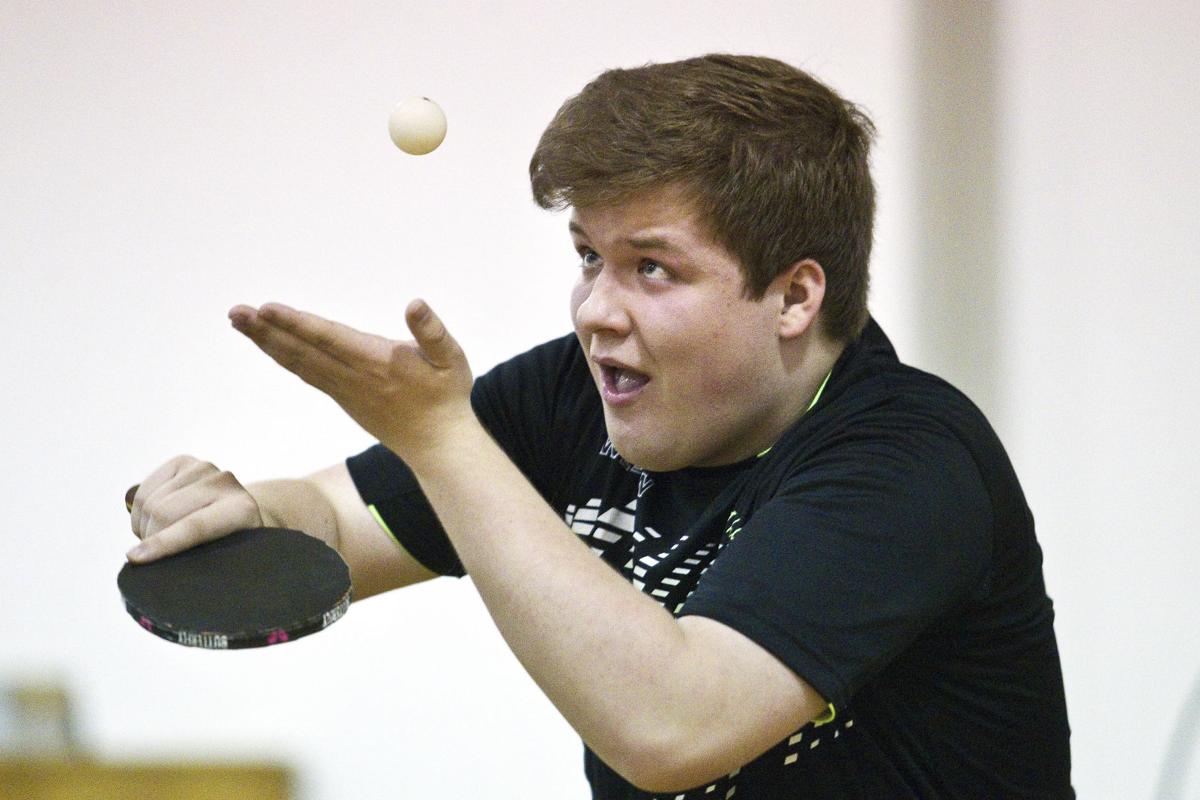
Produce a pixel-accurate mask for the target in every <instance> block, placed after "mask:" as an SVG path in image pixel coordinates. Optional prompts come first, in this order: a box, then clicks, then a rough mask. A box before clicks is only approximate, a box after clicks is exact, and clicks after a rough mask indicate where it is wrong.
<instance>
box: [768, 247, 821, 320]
mask: <svg viewBox="0 0 1200 800" xmlns="http://www.w3.org/2000/svg"><path fill="white" fill-rule="evenodd" d="M775 280H776V281H779V286H778V289H779V291H781V292H782V295H783V309H782V310H781V311H780V314H779V335H780V336H781V337H782V338H784V339H795V338H796V337H798V336H800V335H801V334H803V333H804V332H805V331H807V330H808V329H809V328H811V327H812V326H813V323H815V322H816V320H817V314H818V313H820V311H821V306H822V304H823V303H824V302H825V270H824V269H822V268H821V265H820V264H818V263H817V262H816V261H813V260H812V259H811V258H806V259H804V260H803V261H797V262H796V263H795V264H792V265H791V266H790V267H788V268H787V270H786V271H784V272H782V273H780V275H779V276H778V277H777V278H776V279H775Z"/></svg>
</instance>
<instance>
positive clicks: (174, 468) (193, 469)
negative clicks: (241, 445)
mask: <svg viewBox="0 0 1200 800" xmlns="http://www.w3.org/2000/svg"><path fill="white" fill-rule="evenodd" d="M129 519H130V523H131V526H132V528H133V533H134V535H135V536H137V537H138V538H139V539H141V540H142V541H141V543H140V544H138V545H137V546H136V547H134V548H133V549H132V550H130V551H129V552H128V553H126V557H127V558H128V559H129V560H130V561H132V562H134V563H139V564H141V563H145V562H148V561H154V560H156V559H159V558H162V557H164V556H169V555H173V554H175V553H178V552H181V551H183V550H187V549H188V548H190V547H195V546H196V545H198V544H202V543H203V542H209V541H212V540H213V539H218V538H220V537H222V536H225V535H227V534H230V533H233V532H234V531H239V530H243V529H246V528H261V527H264V526H265V524H266V523H265V520H264V516H263V513H262V510H261V509H260V508H259V505H258V502H257V501H256V500H255V499H254V497H253V496H252V495H251V494H250V492H248V491H246V488H245V487H244V486H242V484H241V483H239V482H238V480H237V478H235V477H234V476H233V473H231V472H223V471H221V470H219V469H217V468H216V467H214V466H213V465H212V464H209V463H207V462H204V461H200V460H198V459H195V458H192V457H191V456H177V457H176V458H173V459H171V460H170V461H168V462H167V463H165V464H163V465H162V466H161V467H159V468H158V469H156V470H155V471H154V472H152V473H150V475H149V476H148V477H147V478H146V479H145V480H144V481H142V483H141V485H140V486H139V487H137V491H136V493H135V494H134V497H133V503H132V507H131V508H130V511H129Z"/></svg>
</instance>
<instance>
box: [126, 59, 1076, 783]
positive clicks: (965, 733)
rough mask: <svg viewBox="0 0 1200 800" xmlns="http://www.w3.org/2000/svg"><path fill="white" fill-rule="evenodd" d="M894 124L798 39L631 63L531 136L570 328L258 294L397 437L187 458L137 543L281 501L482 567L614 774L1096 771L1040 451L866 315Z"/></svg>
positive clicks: (366, 566)
mask: <svg viewBox="0 0 1200 800" xmlns="http://www.w3.org/2000/svg"><path fill="white" fill-rule="evenodd" d="M870 133H871V126H870V122H869V121H868V120H867V119H866V118H865V116H863V115H862V114H861V112H859V111H858V110H857V109H856V108H855V107H854V106H852V105H850V104H848V103H846V102H845V101H843V100H842V99H841V98H839V97H838V96H837V95H836V94H835V93H833V92H832V91H831V90H830V89H828V88H827V87H825V86H823V85H822V84H820V83H818V82H817V81H815V80H814V79H813V78H811V77H810V76H808V75H807V74H805V73H803V72H801V71H799V70H796V69H794V68H792V67H789V66H787V65H785V64H782V63H780V62H777V61H773V60H770V59H763V58H745V57H731V56H709V57H705V58H699V59H692V60H689V61H684V62H678V63H673V64H663V65H656V66H649V67H644V68H641V69H634V70H614V71H610V72H607V73H605V74H604V75H602V76H600V77H599V78H597V79H596V80H595V81H593V82H592V83H591V84H589V85H588V86H587V87H586V88H585V89H584V91H583V92H582V93H581V94H580V95H579V96H577V97H575V98H573V99H572V100H570V101H568V102H567V103H566V104H565V105H564V106H563V108H562V109H561V110H560V111H559V113H558V115H557V116H556V117H555V119H554V121H553V122H552V123H551V125H550V127H549V128H548V129H547V131H546V133H545V134H544V136H543V138H542V141H541V142H540V143H539V145H538V149H537V151H536V153H535V154H534V157H533V161H532V163H531V168H530V173H531V178H532V183H533V190H534V195H535V197H536V199H537V200H538V202H539V203H541V204H542V205H543V206H547V207H550V206H570V207H572V208H573V214H572V217H571V221H570V224H569V228H570V232H571V235H572V237H573V239H574V242H575V246H576V249H577V250H578V252H579V257H580V272H579V280H578V283H577V285H576V288H575V290H574V292H573V294H572V298H571V308H572V312H573V315H574V320H575V332H574V335H573V336H567V337H563V338H561V339H558V340H556V341H552V342H549V343H547V344H545V345H542V346H540V347H537V348H535V349H533V350H531V351H530V352H528V353H526V354H524V355H522V356H519V357H517V358H515V359H513V360H512V361H509V362H507V363H505V364H502V365H500V366H499V367H497V368H496V369H494V370H492V371H491V372H489V373H488V374H487V375H485V376H483V377H481V378H480V379H479V380H478V381H473V380H472V377H471V375H470V372H469V370H468V367H467V362H466V359H465V358H464V356H463V354H462V351H461V350H460V349H459V348H458V345H457V344H456V343H455V342H454V340H453V339H452V338H451V337H450V335H449V334H448V333H447V331H446V329H445V328H444V327H443V326H442V324H441V322H440V321H439V320H438V318H437V317H436V316H435V315H434V314H433V312H432V311H431V310H430V309H429V308H428V307H427V306H426V305H425V304H424V303H422V302H420V301H415V302H414V303H413V304H411V305H410V306H409V308H408V311H407V315H406V316H407V321H408V325H409V328H410V330H411V331H412V333H413V334H414V336H415V341H414V342H408V343H402V342H394V341H390V340H387V339H383V338H381V337H377V336H371V335H368V334H363V333H360V332H358V331H354V330H352V329H350V328H347V327H345V326H342V325H339V324H337V323H333V322H329V321H326V320H323V319H320V318H318V317H315V316H313V315H310V314H305V313H302V312H298V311H294V310H292V309H289V308H286V307H284V306H278V305H268V306H264V307H263V308H261V309H257V310H256V309H252V308H248V307H245V306H239V307H237V308H235V309H233V310H232V311H231V312H230V317H231V319H232V321H233V325H234V327H235V328H237V329H238V330H240V331H241V332H243V333H244V334H246V335H247V336H248V337H250V338H251V339H252V340H253V341H254V342H255V343H256V344H257V345H258V346H259V347H261V348H262V349H263V350H264V351H265V352H266V353H267V354H269V355H270V356H271V357H272V358H274V359H275V360H276V361H278V362H279V363H280V364H282V365H283V366H285V367H286V368H288V369H289V370H291V371H293V372H295V373H296V374H297V375H299V376H300V377H301V378H303V379H304V380H305V381H307V382H309V383H311V384H313V385H314V386H316V387H317V388H319V389H321V390H322V391H325V392H327V393H328V394H329V395H330V396H332V397H333V398H334V399H335V400H336V401H337V402H338V403H339V404H341V406H342V407H343V408H344V409H345V410H346V411H347V412H348V413H349V414H350V415H351V416H352V417H353V418H354V419H355V420H356V421H358V422H359V423H360V424H361V425H362V426H363V427H364V428H365V429H366V430H368V431H370V432H371V433H372V434H374V435H375V436H376V437H377V438H378V439H379V441H380V443H381V444H380V445H378V446H376V447H374V448H372V449H370V450H368V451H366V452H364V453H362V454H359V455H357V456H354V457H352V458H350V459H348V460H347V462H346V463H345V464H344V465H337V466H334V467H331V468H329V469H327V470H324V471H322V472H320V473H318V474H316V475H314V476H311V477H310V478H308V479H305V480H301V481H277V482H270V483H264V484H259V485H256V486H252V487H250V490H249V491H247V490H246V489H243V488H242V487H241V486H240V484H238V483H237V481H236V480H235V479H234V478H233V477H232V476H231V475H229V474H228V473H221V472H219V471H217V470H216V469H215V468H213V467H211V465H206V464H201V463H199V462H197V461H195V460H194V459H188V458H180V459H175V460H173V461H171V462H168V464H166V465H164V466H163V467H162V468H160V469H159V470H158V471H156V472H155V473H154V474H153V475H151V476H150V477H149V478H147V480H146V481H145V482H144V483H143V484H142V487H141V489H140V490H139V492H138V494H137V497H136V498H135V501H134V509H133V527H134V531H135V532H136V533H137V534H138V536H139V537H140V538H141V539H142V540H143V541H142V543H141V544H140V545H139V546H137V547H136V548H134V550H132V551H131V554H130V557H131V558H133V559H134V560H149V559H153V558H158V557H161V556H162V555H164V554H167V553H170V552H176V551H178V550H180V549H183V548H186V547H189V546H191V545H194V544H196V543H197V542H200V541H204V540H207V539H211V538H214V537H216V536H220V535H224V534H225V533H228V532H229V531H232V530H235V529H238V528H243V527H250V526H257V525H261V524H267V525H279V526H286V527H292V528H298V529H301V530H306V531H310V532H313V533H314V534H315V535H320V536H322V537H323V538H325V539H326V540H327V541H329V542H330V543H331V544H333V545H334V546H335V547H337V548H338V549H339V551H340V552H341V553H342V554H343V556H344V557H345V558H346V560H347V562H348V563H349V564H350V567H351V571H352V575H353V579H354V585H355V592H356V595H357V596H358V597H364V596H367V595H370V594H373V593H376V592H380V591H385V590H388V589H392V588H396V587H399V586H403V585H407V584H410V583H414V582H416V581H420V580H424V579H427V578H430V577H432V576H434V575H435V574H447V575H463V574H464V573H470V574H471V576H472V578H473V581H474V583H475V585H476V587H477V588H478V590H479V592H480V594H481V595H482V597H483V599H484V601H485V603H486V604H487V607H488V609H489V611H490V613H491V614H492V616H493V618H494V619H495V621H496V624H497V626H498V627H499V628H500V630H501V632H502V633H503V635H504V637H505V639H506V641H507V642H508V644H509V645H510V646H511V647H512V649H513V651H514V652H515V653H516V655H517V656H518V658H519V659H520V660H521V662H522V664H523V665H524V666H525V668H526V669H527V670H528V671H529V673H530V675H531V676H532V677H533V678H534V680H535V681H537V683H538V684H539V686H540V687H541V688H542V689H543V691H545V693H546V694H547V696H548V697H549V698H550V699H551V700H552V701H553V702H554V703H555V705H556V706H557V707H558V709H559V710H560V711H561V712H562V713H563V715H564V716H565V717H566V718H567V720H568V721H569V722H570V723H571V725H572V726H573V727H574V728H575V730H577V731H578V732H579V733H580V735H581V736H582V737H583V740H584V742H585V743H586V745H587V748H588V749H587V760H586V769H587V776H588V779H589V780H590V782H591V784H592V787H593V792H594V796H596V797H598V798H606V800H607V799H608V798H648V797H653V796H665V797H675V798H679V797H684V798H701V797H703V798H707V797H714V796H715V797H724V798H728V797H732V796H734V794H735V793H736V794H737V795H738V796H739V797H746V798H756V799H758V800H765V799H767V798H796V797H828V798H850V797H863V798H902V797H922V798H930V797H1054V798H1061V797H1072V796H1073V792H1072V789H1071V787H1070V775H1069V773H1070V766H1069V764H1070V756H1069V747H1068V736H1069V732H1068V727H1067V719H1066V710H1065V702H1064V698H1063V689H1062V678H1061V673H1060V668H1059V661H1058V653H1057V648H1056V644H1055V639H1054V632H1053V625H1052V623H1053V611H1052V608H1051V604H1050V601H1049V599H1048V598H1047V596H1046V592H1045V589H1044V586H1043V581H1042V573H1041V552H1040V549H1039V547H1038V545H1037V542H1036V539H1035V536H1034V530H1033V522H1032V517H1031V515H1030V513H1029V510H1028V508H1027V507H1026V504H1025V501H1024V499H1023V496H1022V494H1021V489H1020V486H1019V484H1018V482H1017V479H1016V476H1015V475H1014V474H1013V471H1012V468H1011V466H1010V465H1009V462H1008V460H1007V457H1006V456H1005V454H1004V451H1003V448H1002V447H1001V445H1000V443H999V442H998V441H997V439H996V438H995V435H994V434H993V433H992V431H991V429H990V427H989V426H988V424H987V422H986V421H985V420H984V418H983V417H982V415H981V414H980V413H979V411H978V410H977V409H976V408H975V407H974V406H973V405H972V404H971V403H970V402H969V401H968V400H967V399H966V398H965V397H963V396H962V395H961V394H960V393H958V392H957V391H955V390H954V389H953V388H951V387H950V386H949V385H947V384H946V383H944V382H942V381H940V380H938V379H937V378H934V377H932V376H929V375H926V374H924V373H921V372H919V371H917V370H914V369H911V368H908V367H905V366H903V365H901V364H900V363H899V362H898V361H897V359H896V356H895V353H894V352H893V350H892V348H891V346H890V344H889V343H888V341H887V339H886V337H885V336H884V335H883V333H882V331H881V330H880V329H879V328H878V326H877V325H876V324H875V323H874V322H873V321H871V320H870V318H869V316H868V313H867V308H866V292H867V261H868V256H869V252H870V246H871V229H872V218H873V213H874V191H873V187H872V183H871V178H870V173H869V169H868V160H867V155H868V146H869V140H870Z"/></svg>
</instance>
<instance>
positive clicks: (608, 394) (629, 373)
mask: <svg viewBox="0 0 1200 800" xmlns="http://www.w3.org/2000/svg"><path fill="white" fill-rule="evenodd" d="M600 377H601V379H602V381H603V383H604V398H605V399H606V400H608V401H610V402H619V401H622V400H631V399H633V397H634V395H636V394H637V393H638V392H639V391H640V390H641V389H642V387H643V386H645V385H646V384H647V383H649V382H650V376H649V375H646V374H644V373H641V372H638V371H637V370H634V369H630V368H628V367H618V366H612V365H608V364H601V365H600Z"/></svg>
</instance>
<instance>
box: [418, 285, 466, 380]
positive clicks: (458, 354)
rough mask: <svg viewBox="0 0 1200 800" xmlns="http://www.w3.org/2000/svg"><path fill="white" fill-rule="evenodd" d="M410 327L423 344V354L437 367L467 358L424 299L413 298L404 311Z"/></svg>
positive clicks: (450, 364) (419, 343) (453, 363)
mask: <svg viewBox="0 0 1200 800" xmlns="http://www.w3.org/2000/svg"><path fill="white" fill-rule="evenodd" d="M404 318H405V321H406V322H407V323H408V329H409V330H410V331H412V335H413V336H414V337H415V338H416V340H417V344H418V345H420V346H421V355H423V356H424V357H425V360H426V361H428V362H429V363H431V364H433V365H434V366H435V367H442V368H446V367H450V366H453V365H455V364H456V363H457V362H458V361H459V360H460V359H463V358H465V356H464V355H463V351H462V348H460V347H459V346H458V342H456V341H454V337H453V336H451V335H450V331H448V330H446V326H445V325H444V324H443V323H442V320H441V319H440V318H439V317H438V315H437V314H435V313H433V309H432V308H430V307H429V304H428V303H426V302H425V301H424V300H413V301H412V302H411V303H409V304H408V308H407V309H406V310H405V312H404Z"/></svg>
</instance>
